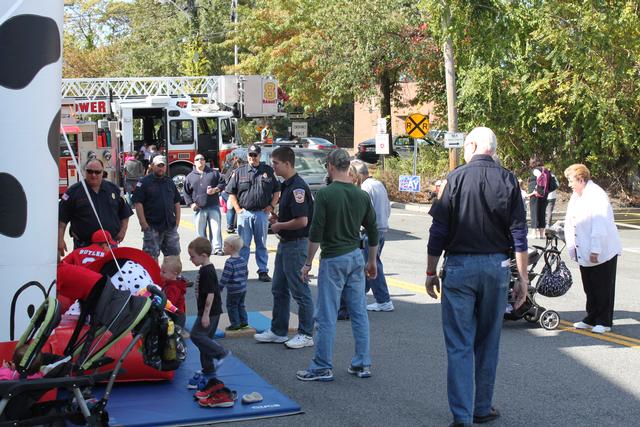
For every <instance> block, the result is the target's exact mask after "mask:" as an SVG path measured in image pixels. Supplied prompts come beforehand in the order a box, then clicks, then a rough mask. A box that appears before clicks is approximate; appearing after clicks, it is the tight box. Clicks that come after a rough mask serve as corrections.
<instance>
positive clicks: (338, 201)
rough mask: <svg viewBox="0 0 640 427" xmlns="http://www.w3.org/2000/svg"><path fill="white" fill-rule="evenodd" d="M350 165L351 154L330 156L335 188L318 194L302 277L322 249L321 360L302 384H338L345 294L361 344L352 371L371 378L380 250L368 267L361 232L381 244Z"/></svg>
mask: <svg viewBox="0 0 640 427" xmlns="http://www.w3.org/2000/svg"><path fill="white" fill-rule="evenodd" d="M349 164H350V159H349V154H348V153H347V152H346V151H345V150H343V149H338V150H334V151H332V152H331V153H329V155H328V156H327V169H328V172H329V177H330V178H331V180H332V183H331V184H330V185H329V186H327V187H325V188H323V189H322V190H320V191H319V192H318V193H317V194H316V199H315V202H314V209H313V220H312V222H311V229H310V230H309V248H308V251H307V259H306V261H305V265H304V267H302V272H301V273H302V278H303V280H305V281H308V280H309V271H310V270H311V262H312V261H313V258H314V257H315V254H316V252H317V251H318V248H321V250H322V252H321V255H320V271H319V272H318V301H317V304H316V307H317V308H316V322H317V324H318V330H317V333H316V338H315V343H316V352H315V356H314V357H313V359H312V360H311V363H310V364H309V368H308V369H306V370H303V371H298V373H297V374H296V377H297V378H298V379H299V380H301V381H332V380H333V371H332V369H333V339H334V336H335V332H336V319H337V317H338V306H339V305H340V295H341V294H342V290H343V288H344V291H345V292H344V295H345V298H346V300H347V307H348V308H349V313H350V314H351V328H352V329H353V336H354V339H355V355H354V356H353V358H352V359H351V364H350V366H349V368H348V369H347V370H348V372H349V373H350V374H353V375H355V376H357V377H359V378H368V377H370V376H371V354H370V351H369V318H368V316H367V307H366V299H365V295H364V287H365V286H364V285H365V273H366V275H367V277H369V278H372V279H373V278H375V277H376V274H377V271H376V254H377V250H378V247H377V245H376V246H370V247H369V257H368V260H367V264H366V266H365V265H364V259H363V257H362V251H361V249H360V227H361V226H362V227H364V228H365V230H366V232H367V236H368V238H369V242H377V241H378V228H377V226H376V214H375V211H374V210H373V207H372V206H371V200H370V199H369V195H367V193H365V192H364V191H362V190H360V189H359V188H358V187H356V186H355V185H353V184H352V183H351V177H350V176H349Z"/></svg>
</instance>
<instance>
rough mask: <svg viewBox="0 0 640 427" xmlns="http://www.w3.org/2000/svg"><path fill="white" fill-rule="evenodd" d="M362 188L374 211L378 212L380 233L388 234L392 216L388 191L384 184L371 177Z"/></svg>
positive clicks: (364, 182)
mask: <svg viewBox="0 0 640 427" xmlns="http://www.w3.org/2000/svg"><path fill="white" fill-rule="evenodd" d="M360 188H361V189H362V191H364V192H366V193H367V194H368V195H369V198H370V199H371V204H372V205H373V210H374V211H376V222H377V224H378V231H379V232H380V233H386V232H387V230H388V229H389V215H391V205H390V203H389V195H388V194H387V189H386V188H384V184H382V183H381V182H380V181H378V180H377V179H375V178H371V177H368V178H367V179H365V180H364V181H363V182H362V185H360ZM380 237H382V236H380Z"/></svg>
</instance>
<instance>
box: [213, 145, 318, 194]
mask: <svg viewBox="0 0 640 427" xmlns="http://www.w3.org/2000/svg"><path fill="white" fill-rule="evenodd" d="M276 147H277V144H276ZM274 148H275V147H273V146H264V145H263V146H262V151H261V153H260V161H261V162H265V163H266V164H268V165H271V152H272V151H273V150H274ZM292 149H293V151H294V153H295V154H296V165H295V167H296V171H298V175H300V177H301V178H302V179H304V180H305V182H306V183H307V185H309V188H310V189H311V193H312V194H315V193H317V192H318V190H320V189H321V188H322V187H325V186H326V185H327V184H326V176H327V169H326V166H325V164H326V163H327V152H326V151H322V150H312V149H309V148H297V147H292ZM235 157H239V158H241V159H243V160H244V161H246V159H247V148H246V147H239V148H236V149H235V150H233V151H232V152H230V153H229V154H227V157H226V159H225V170H226V168H227V167H229V166H230V165H231V162H232V161H233V159H234V158H235Z"/></svg>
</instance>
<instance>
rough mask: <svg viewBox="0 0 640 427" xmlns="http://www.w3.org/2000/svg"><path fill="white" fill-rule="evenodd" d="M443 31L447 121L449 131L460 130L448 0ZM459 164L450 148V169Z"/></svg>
mask: <svg viewBox="0 0 640 427" xmlns="http://www.w3.org/2000/svg"><path fill="white" fill-rule="evenodd" d="M442 6H443V13H442V31H443V34H444V37H445V38H444V49H443V52H444V73H445V79H446V85H447V121H448V125H449V132H457V131H458V110H457V108H456V65H455V61H454V57H453V40H452V38H451V31H450V29H449V27H450V25H451V8H450V7H449V2H448V0H443V1H442ZM457 166H458V149H457V148H450V149H449V170H450V171H452V170H454V169H455V168H456V167H457Z"/></svg>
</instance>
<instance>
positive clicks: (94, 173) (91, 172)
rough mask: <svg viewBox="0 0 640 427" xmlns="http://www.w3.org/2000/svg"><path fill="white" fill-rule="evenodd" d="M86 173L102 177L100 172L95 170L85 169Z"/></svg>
mask: <svg viewBox="0 0 640 427" xmlns="http://www.w3.org/2000/svg"><path fill="white" fill-rule="evenodd" d="M87 173H88V174H89V175H102V171H97V170H95V169H87Z"/></svg>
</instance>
